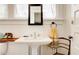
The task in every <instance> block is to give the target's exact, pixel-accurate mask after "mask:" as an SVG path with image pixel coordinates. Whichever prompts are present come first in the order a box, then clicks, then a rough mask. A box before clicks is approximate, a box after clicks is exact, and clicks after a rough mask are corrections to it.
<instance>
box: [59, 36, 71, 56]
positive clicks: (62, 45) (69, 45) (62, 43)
mask: <svg viewBox="0 0 79 59" xmlns="http://www.w3.org/2000/svg"><path fill="white" fill-rule="evenodd" d="M70 39H71V38H69V39H67V38H64V37H59V38H58V40H59V43H58V45H59V46H58V48H64V49H67V50H68V55H70V50H71V40H70ZM61 40H62V42H61ZM63 41H64V42H63ZM67 42H68V43H67Z"/></svg>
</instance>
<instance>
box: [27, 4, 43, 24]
mask: <svg viewBox="0 0 79 59" xmlns="http://www.w3.org/2000/svg"><path fill="white" fill-rule="evenodd" d="M28 23H29V25H42V24H43V16H42V5H41V4H29V22H28Z"/></svg>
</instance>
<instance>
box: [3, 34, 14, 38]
mask: <svg viewBox="0 0 79 59" xmlns="http://www.w3.org/2000/svg"><path fill="white" fill-rule="evenodd" d="M4 37H5V38H13V34H12V33H5V35H4Z"/></svg>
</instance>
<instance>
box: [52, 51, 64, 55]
mask: <svg viewBox="0 0 79 59" xmlns="http://www.w3.org/2000/svg"><path fill="white" fill-rule="evenodd" d="M53 55H65V54H62V53H58V52H57V53H55V54H53Z"/></svg>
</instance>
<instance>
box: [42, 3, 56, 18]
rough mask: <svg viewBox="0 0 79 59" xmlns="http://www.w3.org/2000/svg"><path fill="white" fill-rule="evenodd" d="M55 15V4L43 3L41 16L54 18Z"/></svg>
mask: <svg viewBox="0 0 79 59" xmlns="http://www.w3.org/2000/svg"><path fill="white" fill-rule="evenodd" d="M55 17H56V5H55V4H43V18H44V19H54V18H55Z"/></svg>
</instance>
